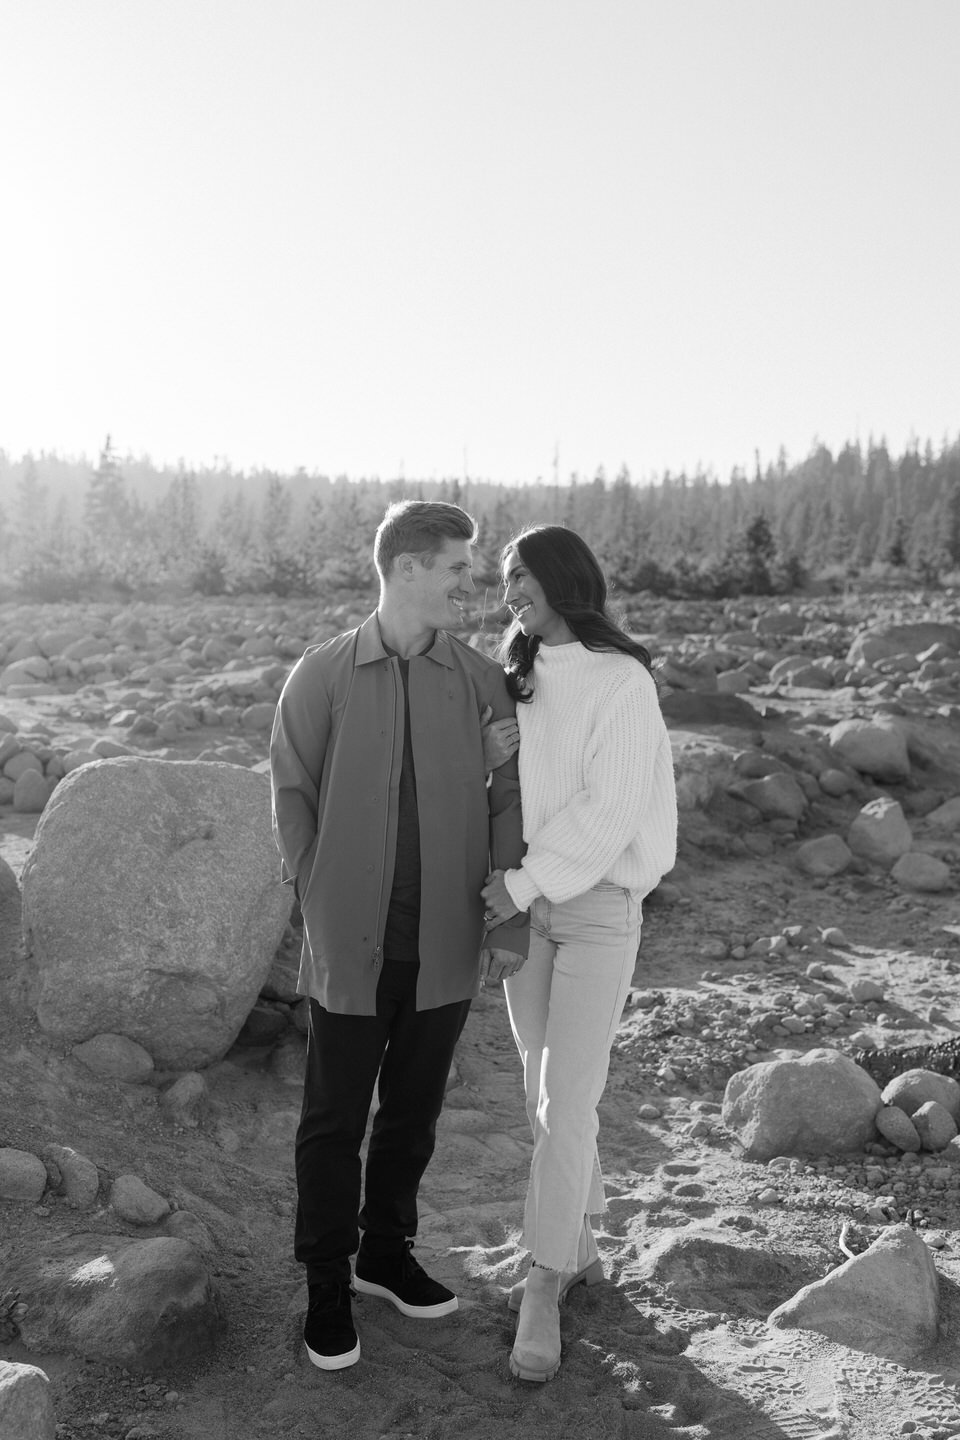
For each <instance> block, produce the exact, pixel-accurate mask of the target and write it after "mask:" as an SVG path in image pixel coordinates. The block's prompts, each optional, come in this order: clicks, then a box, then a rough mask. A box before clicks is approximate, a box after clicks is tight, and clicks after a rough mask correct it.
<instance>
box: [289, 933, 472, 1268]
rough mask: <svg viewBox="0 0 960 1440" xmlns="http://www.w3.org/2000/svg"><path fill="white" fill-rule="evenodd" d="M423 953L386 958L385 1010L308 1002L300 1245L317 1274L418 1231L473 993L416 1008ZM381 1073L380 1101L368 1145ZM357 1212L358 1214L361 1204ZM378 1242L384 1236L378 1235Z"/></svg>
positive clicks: (299, 1151) (300, 1133)
mask: <svg viewBox="0 0 960 1440" xmlns="http://www.w3.org/2000/svg"><path fill="white" fill-rule="evenodd" d="M418 969H419V966H418V965H417V964H415V963H414V964H407V963H404V962H402V961H390V960H385V961H384V963H383V971H382V973H381V976H380V981H379V984H378V986H377V1013H376V1015H375V1016H373V1015H334V1014H332V1013H331V1012H330V1011H329V1010H325V1009H324V1008H323V1006H322V1005H320V1004H319V1003H318V1002H317V1001H316V1000H313V999H311V1001H310V1035H309V1039H308V1042H307V1073H306V1080H305V1082H304V1090H303V1110H302V1111H301V1115H300V1126H299V1128H298V1130H297V1144H296V1169H297V1191H298V1195H299V1205H298V1207H297V1225H296V1234H295V1239H294V1254H295V1255H296V1257H297V1259H298V1260H299V1261H300V1262H301V1263H302V1264H303V1265H305V1266H306V1267H307V1281H308V1283H310V1284H313V1283H315V1282H317V1281H323V1280H343V1281H346V1280H349V1278H350V1256H351V1255H353V1254H354V1252H355V1251H356V1250H357V1248H358V1246H359V1243H360V1230H361V1229H363V1230H364V1231H365V1241H364V1245H365V1248H366V1246H367V1245H368V1244H369V1246H370V1249H371V1250H372V1251H373V1252H374V1253H376V1250H377V1249H378V1248H380V1249H381V1250H383V1249H384V1248H390V1247H391V1246H393V1247H395V1246H396V1245H397V1244H398V1243H399V1242H400V1241H402V1240H403V1239H404V1238H405V1237H407V1236H410V1235H415V1234H416V1230H417V1191H418V1190H419V1188H420V1181H421V1179H422V1177H423V1172H424V1171H425V1170H426V1168H427V1165H428V1164H429V1162H430V1157H431V1155H432V1154H433V1149H434V1145H435V1143H436V1133H437V1118H438V1116H439V1114H440V1111H441V1109H442V1108H443V1097H444V1091H445V1089H446V1083H447V1076H448V1074H449V1073H450V1064H451V1061H452V1060H453V1052H454V1050H455V1049H456V1045H457V1040H458V1039H459V1038H460V1032H461V1031H462V1029H463V1026H464V1023H465V1022H466V1018H467V1014H468V1012H469V1009H470V1001H469V1000H462V1001H458V1002H457V1003H456V1004H453V1005H441V1006H440V1007H438V1008H437V1009H435V1010H419V1011H418V1010H417V1008H416V1003H417V999H416V990H417V971H418ZM378 1075H379V1099H380V1106H379V1109H378V1110H377V1113H376V1115H375V1116H374V1120H373V1126H372V1129H371V1132H370V1143H369V1146H368V1149H367V1166H366V1176H365V1180H364V1187H363V1192H364V1193H363V1199H364V1204H363V1209H362V1210H361V1209H360V1173H361V1166H360V1147H361V1144H362V1143H363V1137H364V1133H365V1131H366V1127H367V1117H368V1115H369V1112H370V1104H371V1101H372V1099H373V1089H374V1086H375V1085H376V1084H377V1077H378ZM358 1212H359V1213H358ZM378 1242H379V1244H378Z"/></svg>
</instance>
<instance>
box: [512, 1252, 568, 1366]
mask: <svg viewBox="0 0 960 1440" xmlns="http://www.w3.org/2000/svg"><path fill="white" fill-rule="evenodd" d="M559 1297H560V1272H559V1271H558V1270H544V1269H543V1267H542V1266H541V1265H532V1266H531V1267H530V1274H529V1275H528V1276H527V1283H526V1285H525V1286H524V1289H523V1300H522V1302H521V1305H520V1315H519V1317H518V1319H517V1338H516V1340H515V1341H514V1345H513V1351H512V1353H511V1355H510V1369H511V1371H512V1373H513V1374H514V1375H516V1377H517V1379H518V1380H535V1381H538V1382H541V1383H542V1382H543V1381H544V1380H552V1379H553V1377H554V1375H556V1373H557V1371H558V1370H559V1369H560V1308H559V1307H560V1298H559Z"/></svg>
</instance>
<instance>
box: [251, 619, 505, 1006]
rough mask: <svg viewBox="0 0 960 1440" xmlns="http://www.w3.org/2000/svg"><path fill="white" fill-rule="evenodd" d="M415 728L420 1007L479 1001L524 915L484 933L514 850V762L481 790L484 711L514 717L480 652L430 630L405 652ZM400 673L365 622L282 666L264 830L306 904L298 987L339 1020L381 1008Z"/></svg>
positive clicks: (492, 666)
mask: <svg viewBox="0 0 960 1440" xmlns="http://www.w3.org/2000/svg"><path fill="white" fill-rule="evenodd" d="M408 684H409V697H410V734H411V739H412V743H413V756H414V769H415V772H416V781H417V808H418V812H419V820H420V855H421V874H422V882H421V897H420V971H419V977H418V984H417V1008H418V1009H420V1010H429V1009H433V1008H435V1007H436V1006H438V1005H447V1004H450V1003H451V1002H453V1001H455V1000H465V999H467V998H468V997H469V996H473V995H476V994H477V993H478V988H479V986H478V978H479V964H478V962H479V952H480V947H481V944H484V943H485V944H488V945H491V946H493V947H496V948H499V949H504V950H512V951H514V952H515V953H517V954H523V955H525V954H526V952H527V941H528V934H529V924H528V917H527V916H526V915H523V916H517V917H515V918H514V920H513V921H512V922H508V923H507V924H506V925H501V926H499V927H498V928H497V929H495V930H492V931H491V932H490V933H489V935H488V936H487V938H486V940H484V937H483V902H482V900H481V897H480V890H481V887H482V886H483V884H484V881H485V879H486V875H487V871H488V870H489V869H490V868H502V869H510V868H512V867H514V866H516V865H518V864H519V863H520V860H521V858H522V856H523V838H522V829H523V827H522V821H521V815H520V782H519V780H518V778H517V762H516V756H514V757H513V759H512V760H509V761H508V762H507V763H506V764H505V765H503V766H501V767H500V768H499V769H498V770H495V771H494V772H493V778H492V781H491V783H490V785H489V786H488V785H487V783H486V773H485V771H484V764H483V744H482V738H481V731H480V715H481V712H482V711H483V709H484V707H485V706H486V705H490V706H491V707H492V710H493V718H494V719H497V720H499V719H501V718H502V717H503V716H505V715H511V714H513V712H514V705H513V701H512V700H511V699H510V697H509V695H508V694H507V689H506V684H505V681H504V676H503V671H502V669H501V668H500V666H499V665H498V664H497V663H496V661H494V660H492V659H490V658H489V656H486V655H483V654H481V653H480V652H479V651H476V650H472V649H471V648H470V647H469V646H468V645H464V644H463V643H462V642H461V641H459V640H457V639H455V638H454V637H453V636H451V635H448V634H447V633H446V632H445V631H442V630H439V631H437V635H436V639H435V641H434V644H433V647H432V648H431V649H430V650H428V651H427V652H426V654H424V655H415V656H412V657H411V659H410V670H409V680H408ZM403 732H404V696H403V680H402V678H401V675H400V668H399V664H398V661H397V659H396V657H391V656H389V655H387V653H386V651H385V650H384V648H383V643H382V641H381V638H380V626H379V623H378V621H377V617H376V614H373V615H371V616H370V617H369V618H368V619H367V620H365V621H364V623H363V624H362V625H361V626H360V628H359V629H357V630H350V631H347V632H346V633H344V634H342V635H337V636H335V637H334V639H332V640H328V641H326V642H325V643H324V644H322V645H317V646H312V647H311V648H310V649H308V650H307V651H306V652H305V654H304V655H303V657H302V658H301V659H300V661H299V662H298V663H297V665H296V666H295V667H294V669H293V670H292V671H291V673H290V675H289V677H288V679H287V682H286V684H285V685H284V687H283V692H282V694H281V696H280V703H279V705H278V707H277V714H276V718H275V721H274V726H273V736H272V738H271V742H270V763H271V777H272V782H273V830H274V835H275V837H276V841H277V845H278V847H279V850H280V854H281V856H282V867H281V870H282V876H283V879H284V880H285V881H290V880H292V881H293V882H294V884H295V888H296V894H297V898H298V899H299V901H300V906H301V909H302V911H303V920H304V940H303V954H302V958H301V963H300V981H299V989H300V991H301V993H302V994H305V995H306V994H309V995H312V996H313V997H314V999H316V1000H319V1002H320V1004H321V1005H323V1006H324V1007H325V1008H326V1009H327V1010H331V1011H333V1012H335V1013H337V1014H343V1015H374V1014H375V1013H376V991H377V981H378V979H379V976H380V970H381V966H382V962H383V952H382V949H381V946H382V941H383V932H384V925H385V922H386V916H387V907H388V904H389V901H390V890H391V885H392V881H393V870H394V858H395V853H396V839H397V812H398V794H399V784H400V766H401V760H402V753H403Z"/></svg>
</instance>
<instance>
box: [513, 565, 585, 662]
mask: <svg viewBox="0 0 960 1440" xmlns="http://www.w3.org/2000/svg"><path fill="white" fill-rule="evenodd" d="M503 584H504V590H505V593H504V597H503V598H504V603H505V605H506V606H507V609H508V610H511V611H512V612H513V614H514V615H515V616H516V618H517V620H518V621H519V623H520V629H521V630H522V631H523V633H524V635H539V636H540V639H541V640H542V641H543V643H544V645H566V644H568V643H569V642H570V641H571V640H574V639H575V638H576V637H575V636H574V633H573V631H572V630H571V629H570V627H569V625H568V624H567V622H566V620H564V619H563V618H562V617H561V616H560V615H558V614H557V612H556V610H553V609H551V607H550V606H549V605H548V604H547V597H546V596H545V595H544V593H543V586H542V585H541V584H540V582H539V581H538V580H536V579H535V578H534V577H533V575H532V574H531V573H530V571H529V570H528V569H527V567H526V566H525V565H524V563H523V560H522V559H521V558H520V552H519V551H518V550H509V551H508V552H507V555H506V558H505V560H504V562H503Z"/></svg>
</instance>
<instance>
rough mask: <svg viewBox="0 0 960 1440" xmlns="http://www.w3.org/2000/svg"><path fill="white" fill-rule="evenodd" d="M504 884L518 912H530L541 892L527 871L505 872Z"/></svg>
mask: <svg viewBox="0 0 960 1440" xmlns="http://www.w3.org/2000/svg"><path fill="white" fill-rule="evenodd" d="M503 883H504V885H505V886H506V887H507V894H508V895H509V896H510V899H511V900H512V901H513V903H514V905H516V907H517V909H518V910H529V909H530V906H531V905H532V904H533V902H534V900H536V898H537V896H538V895H539V894H540V891H539V890H538V889H537V887H536V885H535V884H534V883H533V881H532V880H531V879H530V876H529V875H528V874H527V873H526V871H525V870H523V869H520V870H505V871H504V873H503Z"/></svg>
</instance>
